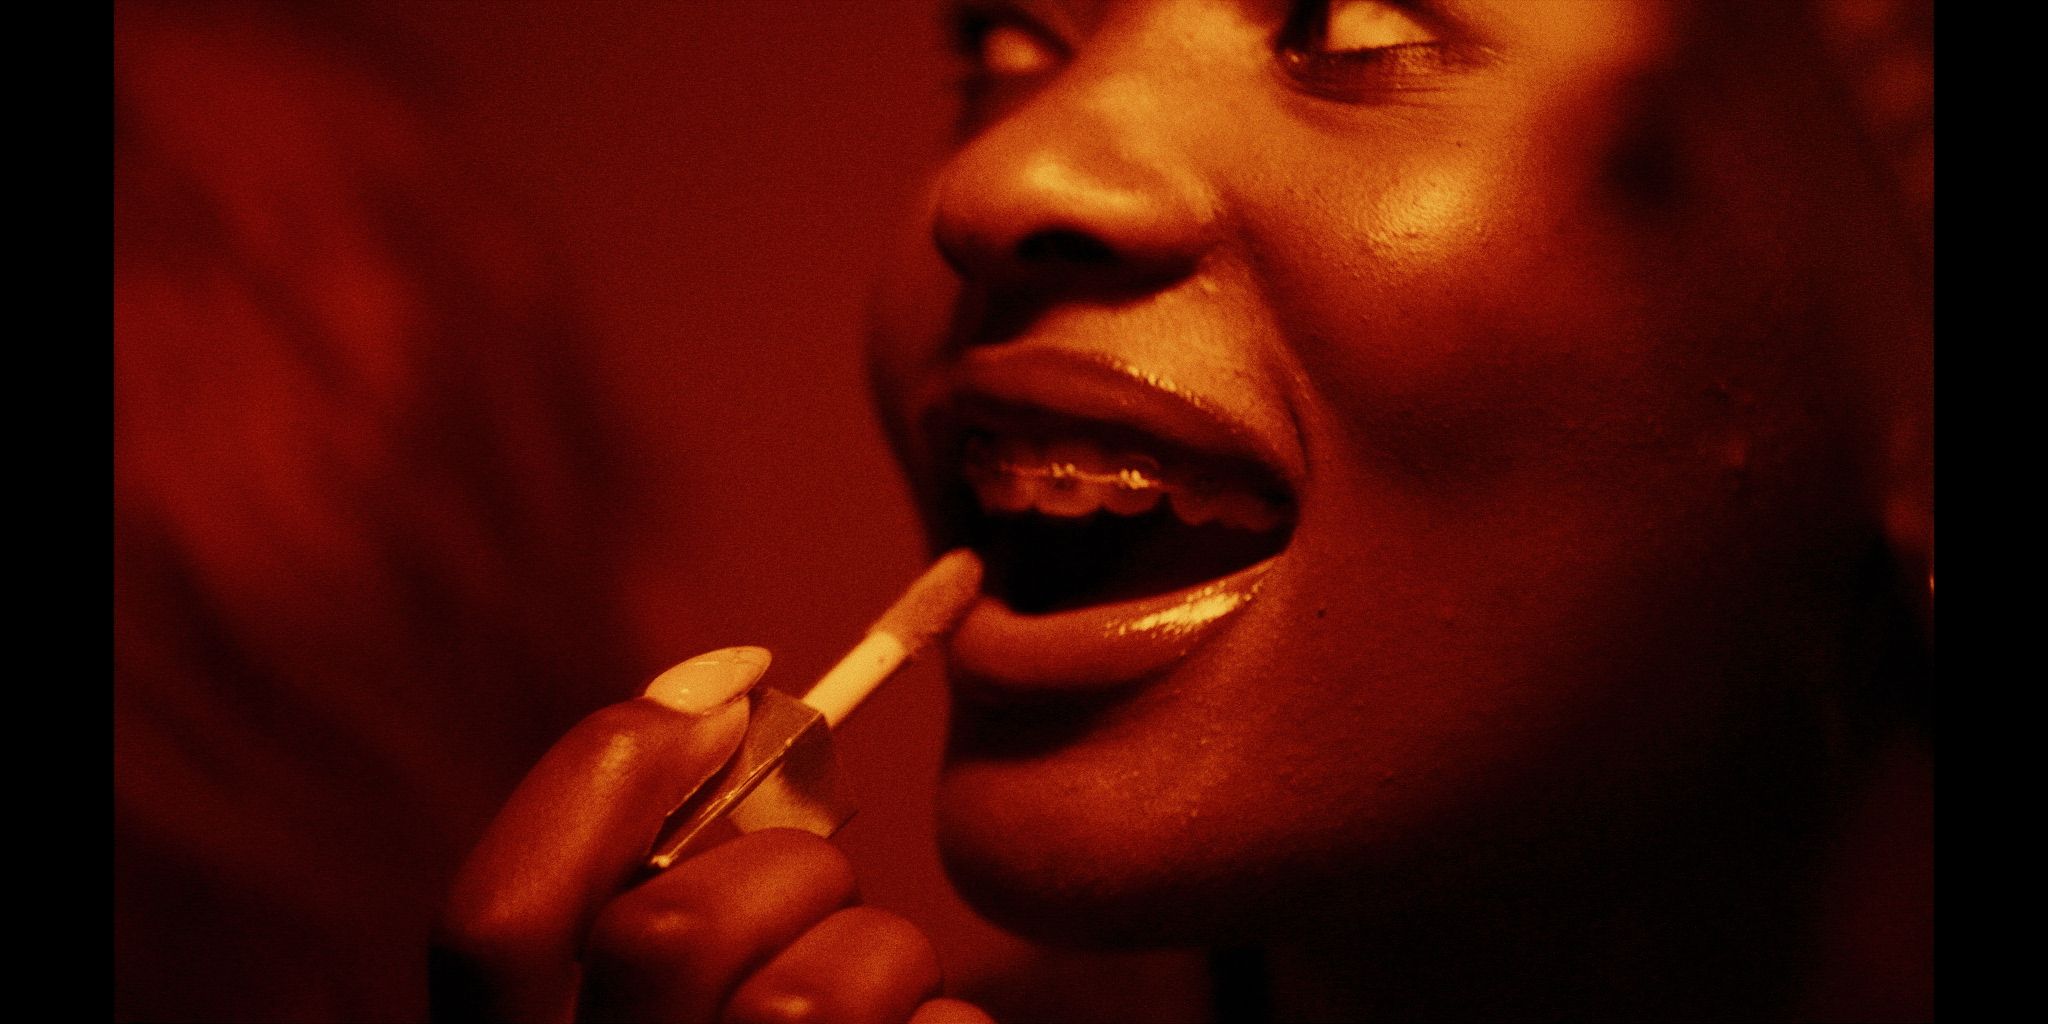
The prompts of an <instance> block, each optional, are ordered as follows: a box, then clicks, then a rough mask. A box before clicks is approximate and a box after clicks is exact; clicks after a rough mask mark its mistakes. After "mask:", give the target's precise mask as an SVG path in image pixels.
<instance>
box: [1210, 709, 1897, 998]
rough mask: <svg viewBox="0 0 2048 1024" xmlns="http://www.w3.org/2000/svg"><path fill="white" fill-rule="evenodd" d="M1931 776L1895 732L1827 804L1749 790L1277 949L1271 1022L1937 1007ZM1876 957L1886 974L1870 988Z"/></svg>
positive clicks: (1272, 951) (1269, 962) (1271, 968)
mask: <svg viewBox="0 0 2048 1024" xmlns="http://www.w3.org/2000/svg"><path fill="white" fill-rule="evenodd" d="M1930 780H1931V760H1930V759H1929V758H1928V757H1927V756H1926V753H1925V747H1924V745H1923V744H1921V743H1918V742H1914V741H1910V740H1900V741H1898V742H1894V743H1890V744H1887V745H1885V746H1884V747H1883V748H1881V749H1880V750H1879V751H1878V752H1877V754H1876V755H1875V756H1874V757H1872V758H1871V759H1870V762H1869V763H1868V764H1867V765H1866V766H1865V770H1862V771H1859V772H1857V773H1855V779H1854V781H1853V782H1852V783H1851V784H1849V785H1846V786H1843V787H1840V788H1836V789H1834V790H1832V791H1831V792H1830V793H1829V794H1827V795H1826V796H1825V797H1824V798H1822V799H1821V800H1820V802H1821V803H1824V804H1826V805H1827V806H1826V807H1825V808H1824V809H1823V810H1821V811H1820V812H1819V813H1813V812H1814V810H1815V808H1814V805H1813V804H1812V803H1804V804H1803V811H1804V813H1803V814H1802V813H1801V810H1802V806H1801V805H1802V802H1801V801H1796V800H1795V801H1790V802H1784V803H1780V804H1778V805H1777V806H1775V807H1766V808H1763V809H1762V810H1761V811H1760V810H1759V808H1758V806H1757V804H1756V802H1755V801H1754V800H1742V799H1738V800H1733V801H1730V802H1729V803H1728V804H1727V805H1726V806H1725V807H1724V808H1723V809H1721V810H1720V811H1718V812H1712V811H1710V812H1702V813H1700V814H1698V815H1696V816H1694V817H1692V818H1691V819H1690V820H1689V821H1688V822H1686V823H1684V824H1685V827H1682V828H1678V829H1677V830H1676V831H1675V832H1674V833H1670V834H1667V835H1665V836H1664V837H1663V838H1662V839H1661V840H1660V841H1658V842H1656V843H1636V844H1633V845H1630V846H1629V847H1628V848H1627V849H1626V850H1620V851H1610V852H1609V853H1608V854H1606V855H1604V856H1598V857H1588V856H1584V855H1579V856H1575V857H1558V858H1547V859H1552V860H1554V861H1555V863H1551V864H1548V865H1545V866H1543V867H1541V868H1540V869H1536V870H1532V871H1531V872H1529V873H1528V874H1527V875H1526V876H1525V877H1523V878H1520V879H1518V880H1516V881H1515V882H1512V883H1507V884H1502V885H1498V886H1495V887H1493V888H1492V889H1490V890H1488V891H1483V892H1482V891H1475V890H1471V889H1467V890H1465V891H1464V892H1462V893H1460V895H1459V896H1458V897H1456V898H1455V899H1436V900H1429V901H1422V903H1418V904H1417V905H1416V906H1413V907H1408V908H1404V909H1402V910H1400V911H1398V912H1394V913H1389V914H1386V915H1384V916H1378V917H1375V918H1374V919H1373V920H1372V921H1370V923H1369V924H1368V925H1362V926H1360V927H1356V928H1350V929H1346V928H1336V929H1332V930H1329V931H1324V932H1320V933H1318V934H1316V935H1315V936H1314V937H1313V938H1312V939H1310V938H1306V937H1304V939H1303V940H1301V941H1298V942H1293V943H1289V944H1287V945H1283V946H1274V947H1271V948H1269V949H1267V950H1266V951H1265V960H1266V968H1267V972H1268V977H1267V981H1266V984H1267V985H1269V986H1270V1007H1269V1009H1270V1014H1271V1016H1272V1017H1273V1018H1274V1019H1277V1020H1374V1019H1385V1020H1427V1019H1440V1020H1441V1019H1449V1020H1460V1019H1464V1020H1480V1019H1483V1020H1518V1019H1536V1018H1547V1019H1558V1018H1564V1019H1584V1020H1601V1019H1608V1020H1614V1019H1664V1018H1670V1017H1674V1016H1677V1017H1684V1018H1688V1019H1785V1018H1788V1017H1794V1016H1797V1017H1802V1018H1803V1017H1819V1018H1836V1017H1844V1015H1846V1017H1844V1019H1847V1018H1863V1019H1868V1018H1871V1017H1873V1016H1875V1017H1888V1016H1897V1015H1899V1014H1905V1015H1907V1016H1911V1015H1912V1014H1913V1013H1914V1012H1915V1011H1916V1007H1918V1008H1924V1009H1925V1011H1926V1012H1927V1013H1930V1014H1931V1012H1932V1003H1931V991H1932V979H1931V975H1930V973H1929V972H1930V970H1931V968H1930V967H1929V966H1928V964H1929V959H1928V954H1929V949H1928V945H1929V943H1930V942H1931V938H1930V936H1931V918H1932V871H1931V861H1932V848H1931V831H1932V829H1931V825H1932V821H1931V816H1932V798H1931V783H1930ZM1802 821H1804V822H1820V823H1822V824H1821V825H1819V826H1818V827H1815V826H1812V825H1806V826H1804V827H1801V826H1799V825H1798V824H1797V823H1799V822H1802ZM1425 903H1426V905H1423V904H1425ZM1873 969H1876V970H1882V971H1884V972H1885V975H1884V979H1883V980H1882V981H1881V982H1880V984H1879V986H1878V987H1877V988H1875V989H1873V987H1872V984H1871V982H1872V978H1871V977H1870V974H1871V972H1872V971H1873ZM1264 1015H1265V1014H1264V1013H1261V1012H1258V1011H1252V1012H1244V1013H1241V1014H1240V1015H1239V1016H1240V1019H1256V1018H1258V1017H1261V1016H1264Z"/></svg>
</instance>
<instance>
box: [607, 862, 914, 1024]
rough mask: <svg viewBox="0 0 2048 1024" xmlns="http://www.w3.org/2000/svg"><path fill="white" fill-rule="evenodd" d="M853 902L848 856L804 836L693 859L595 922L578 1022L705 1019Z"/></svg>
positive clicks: (625, 898)
mask: <svg viewBox="0 0 2048 1024" xmlns="http://www.w3.org/2000/svg"><path fill="white" fill-rule="evenodd" d="M856 895H857V894H856V892H855V889H854V881H853V867H852V865H851V864H849V863H848V862H847V860H846V856H845V855H844V854H842V853H841V852H839V850H838V848H837V847H834V846H833V845H832V844H830V843H827V842H826V841H824V840H823V839H820V838H818V837H817V836H814V835H811V834H810V833H808V832H796V831H791V830H787V829H772V830H769V831H765V832H756V833H753V834H751V835H746V836H742V837H740V838H738V839H735V840H733V841H731V842H729V843H726V844H725V845H723V846H719V847H717V848H715V849H713V850H711V851H709V852H707V853H704V854H702V855H700V856H697V857H693V858H691V859H690V860H687V861H684V862H683V863H681V864H679V865H677V866H676V867H674V868H671V869H670V870H669V871H668V872H667V873H665V874H663V875H661V876H659V877H657V878H655V879H653V880H651V881H649V882H647V883H646V884H644V885H642V886H640V887H639V888H638V889H635V890H633V891H632V892H629V893H626V894H625V895H623V896H621V897H619V898H618V899H617V900H615V901H614V902H613V903H612V904H611V905H610V906H608V907H606V908H605V909H604V912H603V913H602V914H601V915H599V917H598V920H597V922H596V924H595V926H594V927H593V928H592V929H591V934H590V944H589V947H588V949H587V950H586V951H585V957H584V963H585V973H584V994H583V1003H582V1008H581V1011H580V1016H581V1017H582V1018H584V1019H586V1020H594V1021H595V1020H621V1021H623V1020H642V1021H645V1020H705V1021H708V1020H711V1019H713V1018H714V1017H716V1016H717V1012H718V1008H719V1006H720V1004H722V1003H723V1002H724V1001H725V999H726V997H727V995H728V994H729V993H731V992H732V991H733V990H734V989H735V988H736V987H737V986H738V985H739V984H740V981H741V979H743V978H744V977H745V976H746V975H747V973H748V972H749V971H752V970H754V969H755V968H757V967H759V966H761V965H762V964H765V963H767V962H769V961H770V960H771V959H773V958H774V957H775V956H776V954H777V952H778V951H779V950H782V949H783V948H784V947H787V946H789V945H790V944H792V943H795V942H797V941H798V939H799V937H801V936H803V935H804V934H805V933H806V931H808V930H810V929H811V927H812V926H813V925H815V924H817V923H818V922H819V921H820V920H821V919H824V918H826V917H828V916H829V915H831V914H832V913H833V912H834V911H836V910H838V909H839V908H841V907H845V906H847V905H849V904H851V903H852V902H853V901H854V899H855V897H856ZM906 1015H907V1014H906Z"/></svg>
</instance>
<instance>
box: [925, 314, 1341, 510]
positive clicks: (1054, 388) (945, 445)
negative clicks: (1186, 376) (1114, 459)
mask: <svg viewBox="0 0 2048 1024" xmlns="http://www.w3.org/2000/svg"><path fill="white" fill-rule="evenodd" d="M946 378H947V379H945V380H944V381H943V382H940V383H941V386H942V388H943V392H942V394H941V395H939V396H935V397H937V398H938V400H937V401H935V402H934V403H933V405H932V406H931V407H930V408H929V409H928V412H927V415H926V420H925V428H926V430H927V441H928V442H929V443H930V444H931V445H932V449H931V450H932V453H933V455H934V456H935V457H936V459H937V461H938V465H939V466H940V467H945V468H946V469H949V470H957V468H958V466H959V465H960V449H961V445H962V443H963V442H964V439H965V437H966V435H967V433H968V432H969V431H973V430H982V431H988V432H991V433H1002V432H1005V431H1010V430H1018V429H1027V424H1029V425H1033V426H1036V427H1037V428H1038V429H1041V430H1055V431H1057V430H1067V431H1073V432H1078V433H1081V434H1083V435H1086V434H1088V433H1090V432H1091V431H1093V432H1096V433H1104V432H1107V433H1113V434H1116V435H1120V436H1123V437H1125V438H1130V439H1136V440H1137V443H1140V444H1145V443H1146V442H1147V441H1150V442H1151V443H1150V444H1149V445H1147V446H1148V447H1153V448H1155V449H1164V450H1166V451H1172V450H1176V449H1177V450H1180V451H1184V452H1187V453H1191V454H1193V455H1197V456H1201V457H1205V458H1210V459H1220V460H1230V461H1238V462H1243V463H1247V464H1251V465H1255V466H1257V467H1260V468H1261V469H1263V470H1264V471H1265V472H1266V473H1267V474H1269V475H1270V476H1271V477H1272V478H1273V480H1274V481H1275V482H1276V483H1279V484H1280V485H1282V486H1283V487H1285V488H1286V489H1287V490H1289V491H1290V492H1293V493H1297V494H1298V493H1299V492H1300V484H1301V477H1302V474H1303V468H1302V459H1301V457H1300V455H1299V449H1298V447H1297V446H1295V445H1294V444H1292V441H1293V438H1291V437H1285V436H1273V435H1274V434H1276V433H1278V432H1277V431H1274V430H1271V429H1264V430H1262V429H1260V427H1259V425H1258V421H1259V420H1260V419H1262V418H1263V419H1271V417H1260V416H1257V415H1255V414H1254V412H1253V411H1252V410H1250V409H1247V408H1246V407H1245V402H1246V398H1245V396H1243V395H1241V394H1229V393H1223V394H1209V393H1204V392H1202V391H1198V390H1195V384H1197V383H1200V382H1192V383H1188V384H1183V383H1182V382H1180V381H1177V380H1175V379H1174V378H1172V377H1171V376H1170V375H1168V374H1163V373H1159V372H1155V371H1152V370H1150V369H1148V368H1147V367H1144V366H1140V365H1136V364H1133V363H1129V362H1125V361H1123V360H1120V359H1117V358H1115V357H1112V356H1107V355H1102V354H1099V353H1095V352H1075V351H1071V350H1067V349H1061V348H1049V347H1044V348H1035V347H1006V346H996V347H990V348H984V349H977V350H974V351H971V352H969V353H968V354H967V355H966V356H965V357H963V358H962V359H960V360H959V361H958V362H956V363H954V364H953V366H952V367H950V372H949V373H948V374H947V375H946Z"/></svg>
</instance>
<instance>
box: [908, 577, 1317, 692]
mask: <svg viewBox="0 0 2048 1024" xmlns="http://www.w3.org/2000/svg"><path fill="white" fill-rule="evenodd" d="M1276 561H1278V557H1277V556H1276V557H1275V558H1269V559H1266V560H1265V561H1263V562H1260V563H1259V564H1257V565H1254V566H1251V567H1249V568H1245V569H1241V570H1239V571H1237V572H1234V573H1232V574H1230V575H1228V576H1224V577H1222V578H1220V579H1215V580H1211V581H1209V582H1207V583H1204V584H1202V585H1200V586H1197V587H1190V588H1188V589H1186V590H1180V591H1175V592H1173V593H1170V594H1161V595H1159V596H1157V597H1147V598H1141V599H1138V600H1134V601H1121V602H1117V603H1115V604H1104V605H1096V606H1094V607H1089V608H1077V609H1074V610H1071V611H1063V612H1053V613H1050V614H1046V615H1023V614H1020V613H1018V612H1017V611H1015V610H1013V609H1011V608H1010V607H1009V606H1008V605H1007V604H1005V603H1003V601H1002V600H1000V599H999V598H995V597H990V596H987V595H983V597H982V598H981V600H980V601H979V602H977V603H976V604H975V606H974V608H973V609H972V610H971V611H969V612H968V613H967V618H966V620H965V621H964V622H962V623H961V625H960V628H959V629H958V630H956V631H955V632H954V633H953V635H952V638H951V639H950V640H949V641H948V642H947V644H946V662H947V668H948V669H949V672H948V674H949V675H950V676H951V677H952V679H953V684H954V687H955V690H956V692H957V693H958V694H959V695H960V696H962V697H963V698H966V699H969V700H975V701H978V702H984V703H1001V702H1004V701H1009V700H1023V699H1030V698H1033V697H1041V698H1056V697H1059V696H1062V695H1076V696H1078V695H1081V694H1095V693H1100V692H1103V691H1109V690H1115V689H1118V688H1121V687H1126V686H1131V685H1135V684H1138V683H1142V682H1144V681H1145V680H1147V679H1150V678H1153V677H1156V676H1158V675H1160V674H1162V673H1164V672H1166V671H1168V670H1170V669H1172V668H1173V667H1174V666H1175V665H1177V664H1179V663H1180V661H1181V660H1182V659H1184V658H1186V657H1187V656H1188V655H1190V654H1192V653H1194V651H1195V650H1196V649H1197V648H1199V647H1200V646H1202V645H1203V644H1205V643H1209V642H1211V641H1213V640H1214V639H1215V638H1216V637H1217V636H1219V635H1220V634H1222V633H1223V632H1224V631H1225V630H1227V629H1228V628H1229V627H1230V626H1231V625H1232V624H1233V623H1235V622H1236V621H1237V620H1238V619H1239V618H1240V617H1241V615H1242V614H1243V612H1244V610H1245V609H1246V608H1248V607H1250V606H1251V604H1252V602H1253V601H1254V600H1255V599H1256V598H1257V596H1258V592H1259V587H1260V585H1261V583H1262V582H1263V581H1264V580H1265V577H1266V574H1267V573H1268V572H1269V571H1271V569H1272V567H1273V565H1274V563H1275V562H1276Z"/></svg>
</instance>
